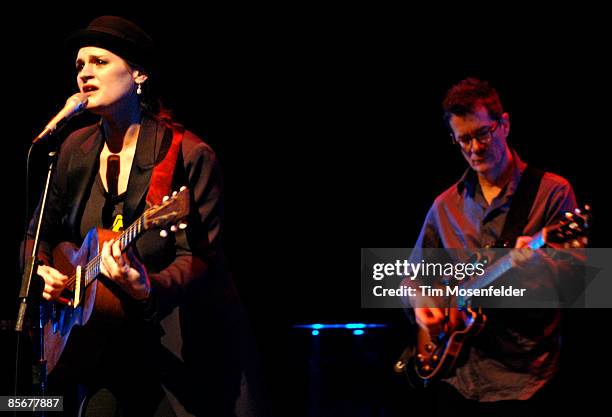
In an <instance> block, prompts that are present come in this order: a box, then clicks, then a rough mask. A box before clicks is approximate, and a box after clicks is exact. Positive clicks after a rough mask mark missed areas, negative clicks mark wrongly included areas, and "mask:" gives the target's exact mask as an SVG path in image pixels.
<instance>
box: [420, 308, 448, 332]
mask: <svg viewBox="0 0 612 417" xmlns="http://www.w3.org/2000/svg"><path fill="white" fill-rule="evenodd" d="M414 315H415V317H416V322H417V324H418V325H419V327H421V328H422V329H423V330H426V331H427V332H428V333H429V337H430V338H432V339H433V338H435V337H436V336H437V335H438V334H440V332H442V324H443V321H444V312H443V311H442V309H441V308H438V307H417V308H415V309H414Z"/></svg>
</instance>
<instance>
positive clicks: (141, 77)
mask: <svg viewBox="0 0 612 417" xmlns="http://www.w3.org/2000/svg"><path fill="white" fill-rule="evenodd" d="M133 76H134V82H136V84H142V83H144V82H145V81H147V79H148V78H149V76H148V75H147V74H146V73H144V72H143V71H140V70H134V73H133Z"/></svg>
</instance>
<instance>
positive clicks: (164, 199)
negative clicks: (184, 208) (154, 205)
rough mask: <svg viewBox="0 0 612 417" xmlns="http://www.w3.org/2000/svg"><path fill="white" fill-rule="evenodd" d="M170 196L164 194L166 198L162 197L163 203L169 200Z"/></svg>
mask: <svg viewBox="0 0 612 417" xmlns="http://www.w3.org/2000/svg"><path fill="white" fill-rule="evenodd" d="M169 198H170V197H168V196H167V195H165V196H164V198H162V203H165V202H166V201H168V199H169Z"/></svg>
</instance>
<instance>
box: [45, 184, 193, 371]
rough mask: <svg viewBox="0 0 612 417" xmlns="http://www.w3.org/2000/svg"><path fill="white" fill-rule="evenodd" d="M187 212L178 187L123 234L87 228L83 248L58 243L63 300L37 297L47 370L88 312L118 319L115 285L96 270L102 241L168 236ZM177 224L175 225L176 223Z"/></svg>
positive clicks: (120, 311) (120, 309) (57, 263)
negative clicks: (150, 233) (147, 234)
mask: <svg viewBox="0 0 612 417" xmlns="http://www.w3.org/2000/svg"><path fill="white" fill-rule="evenodd" d="M188 214H189V190H188V189H187V188H186V187H182V188H181V190H180V191H179V192H174V193H173V195H172V196H171V197H169V198H167V197H164V201H163V202H162V203H161V204H160V205H157V206H153V207H151V208H149V209H147V210H146V211H145V212H144V213H143V214H142V216H140V217H139V218H138V219H137V220H136V221H135V222H134V223H132V224H131V225H130V226H129V227H128V228H127V229H125V230H124V231H123V232H112V231H110V230H105V229H100V228H95V229H91V230H90V231H89V232H88V233H87V235H86V237H85V239H84V241H83V244H82V245H81V247H80V248H79V247H77V246H76V245H74V244H73V243H70V242H62V243H60V244H59V245H57V246H56V247H55V248H54V250H53V254H52V255H53V266H54V268H56V269H57V270H59V271H60V272H62V273H63V274H65V275H67V276H68V277H69V279H68V283H67V285H66V288H65V290H64V291H63V293H62V298H64V299H65V300H67V302H65V303H59V302H47V301H41V302H42V303H43V305H42V308H41V310H42V314H41V317H42V323H43V324H44V330H43V331H44V354H45V358H46V360H47V373H51V372H52V371H53V369H54V368H55V366H56V365H57V363H58V362H59V360H60V357H61V356H62V353H63V352H64V349H65V348H66V344H67V342H68V340H69V338H70V333H71V330H72V328H73V327H74V326H86V325H87V323H88V321H89V320H90V318H91V316H92V313H94V312H95V315H96V316H98V315H100V316H102V317H113V318H121V317H123V316H124V311H123V307H122V304H121V301H120V299H119V298H118V297H117V295H116V292H117V291H118V290H117V289H116V288H115V289H113V288H111V287H112V285H111V284H112V283H111V282H109V281H105V280H104V279H98V278H100V277H101V274H100V260H101V257H100V251H101V249H102V244H103V243H104V242H106V241H109V240H111V239H116V240H118V241H119V242H120V245H121V248H122V252H125V251H127V250H128V248H129V247H130V246H131V245H133V244H134V242H136V240H137V239H138V238H139V237H140V236H142V234H143V233H144V232H145V231H147V230H150V229H158V228H161V229H162V231H161V232H160V235H161V236H162V237H165V236H167V233H168V232H167V230H165V229H164V228H169V229H170V230H171V231H173V232H174V231H176V230H177V229H178V228H181V229H184V228H185V227H186V223H184V222H182V220H183V219H184V218H186V217H187V215H188ZM177 224H178V226H177Z"/></svg>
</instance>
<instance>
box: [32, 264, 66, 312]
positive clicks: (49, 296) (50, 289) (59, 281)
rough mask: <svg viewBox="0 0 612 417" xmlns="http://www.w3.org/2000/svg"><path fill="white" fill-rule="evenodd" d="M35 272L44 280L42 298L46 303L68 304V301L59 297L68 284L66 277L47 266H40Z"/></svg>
mask: <svg viewBox="0 0 612 417" xmlns="http://www.w3.org/2000/svg"><path fill="white" fill-rule="evenodd" d="M36 272H37V274H38V276H39V277H41V278H42V279H44V280H45V288H44V289H43V293H42V297H43V298H44V299H45V300H47V301H59V302H61V303H64V304H68V302H69V300H67V299H65V298H62V297H61V294H62V291H64V288H65V287H66V283H67V282H68V277H67V276H66V275H64V274H62V273H61V272H60V271H58V270H57V269H55V268H52V267H50V266H47V265H40V266H39V267H38V269H37V271H36Z"/></svg>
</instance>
